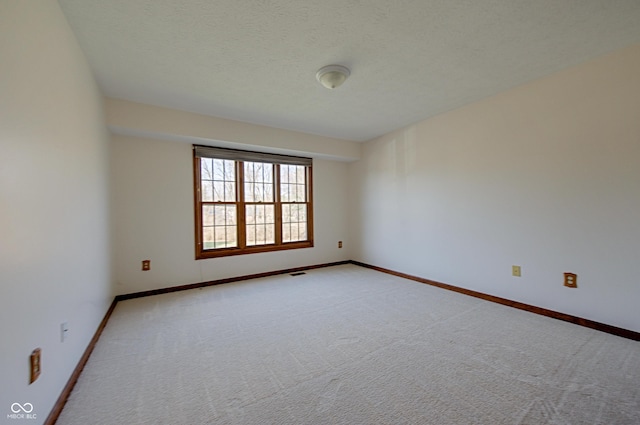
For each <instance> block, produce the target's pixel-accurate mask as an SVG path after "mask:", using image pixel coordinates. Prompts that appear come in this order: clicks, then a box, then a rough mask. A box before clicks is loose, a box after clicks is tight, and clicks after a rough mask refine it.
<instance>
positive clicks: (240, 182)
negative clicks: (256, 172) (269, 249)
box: [236, 161, 247, 249]
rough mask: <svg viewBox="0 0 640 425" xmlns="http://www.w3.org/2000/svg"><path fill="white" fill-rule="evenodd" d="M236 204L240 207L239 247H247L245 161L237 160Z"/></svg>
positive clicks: (238, 220)
mask: <svg viewBox="0 0 640 425" xmlns="http://www.w3.org/2000/svg"><path fill="white" fill-rule="evenodd" d="M236 167H237V168H236V205H237V207H236V208H237V209H238V216H237V218H236V220H237V222H238V247H239V248H240V249H244V248H246V247H247V226H246V213H245V203H244V162H242V161H236Z"/></svg>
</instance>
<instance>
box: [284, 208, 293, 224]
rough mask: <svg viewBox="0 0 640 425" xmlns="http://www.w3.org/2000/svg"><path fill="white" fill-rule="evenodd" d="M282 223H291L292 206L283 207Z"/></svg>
mask: <svg viewBox="0 0 640 425" xmlns="http://www.w3.org/2000/svg"><path fill="white" fill-rule="evenodd" d="M282 222H283V223H289V222H291V204H283V205H282Z"/></svg>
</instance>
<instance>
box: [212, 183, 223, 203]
mask: <svg viewBox="0 0 640 425" xmlns="http://www.w3.org/2000/svg"><path fill="white" fill-rule="evenodd" d="M224 200H225V199H224V182H222V181H214V182H213V202H221V201H224Z"/></svg>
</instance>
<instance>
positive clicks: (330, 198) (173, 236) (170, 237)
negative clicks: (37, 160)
mask: <svg viewBox="0 0 640 425" xmlns="http://www.w3.org/2000/svg"><path fill="white" fill-rule="evenodd" d="M111 148H112V153H111V156H112V162H111V176H112V177H111V184H112V212H113V217H114V231H115V240H114V248H115V249H114V251H115V268H114V273H115V280H116V287H117V292H118V293H119V294H125V293H131V292H138V291H144V290H149V289H157V288H163V287H170V286H176V285H184V284H189V283H196V282H203V281H210V280H215V279H221V278H226V277H234V276H241V275H246V274H253V273H261V272H267V271H273V270H280V269H286V268H292V267H299V266H306V265H314V264H321V263H329V262H335V261H342V260H348V259H349V258H350V256H349V254H348V247H349V241H348V240H347V214H346V208H347V203H348V198H347V187H346V185H345V184H344V182H345V181H346V178H347V164H346V163H345V162H338V161H329V160H322V159H316V160H314V163H313V184H314V186H313V196H314V199H313V201H314V224H315V225H314V242H315V246H314V247H313V248H305V249H297V250H288V251H280V252H269V253H260V254H250V255H240V256H232V257H223V258H214V259H206V260H197V261H196V260H195V246H194V233H195V230H194V210H193V157H192V149H191V145H190V144H188V143H184V142H175V141H165V140H157V139H145V138H138V137H129V136H113V138H112V145H111ZM339 240H342V241H343V242H344V244H345V245H344V248H342V249H338V247H337V246H338V241H339ZM145 259H150V260H151V270H150V271H146V272H143V271H141V261H142V260H145Z"/></svg>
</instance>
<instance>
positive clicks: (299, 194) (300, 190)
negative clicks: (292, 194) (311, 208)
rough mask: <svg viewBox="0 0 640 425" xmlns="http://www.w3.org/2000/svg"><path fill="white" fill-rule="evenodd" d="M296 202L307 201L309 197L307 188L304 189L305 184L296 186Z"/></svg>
mask: <svg viewBox="0 0 640 425" xmlns="http://www.w3.org/2000/svg"><path fill="white" fill-rule="evenodd" d="M295 187H296V202H305V201H306V200H307V199H306V198H307V196H306V193H305V190H304V185H302V184H297V185H296V186H295Z"/></svg>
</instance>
